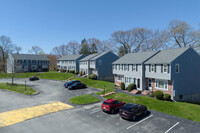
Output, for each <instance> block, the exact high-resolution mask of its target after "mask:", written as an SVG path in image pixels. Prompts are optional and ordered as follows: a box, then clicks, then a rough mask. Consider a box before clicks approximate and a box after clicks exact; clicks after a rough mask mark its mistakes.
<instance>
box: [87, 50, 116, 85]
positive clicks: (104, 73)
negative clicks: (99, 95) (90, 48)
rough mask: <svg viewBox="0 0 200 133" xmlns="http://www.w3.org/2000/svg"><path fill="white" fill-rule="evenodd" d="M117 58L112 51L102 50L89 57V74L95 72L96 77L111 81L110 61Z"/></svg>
mask: <svg viewBox="0 0 200 133" xmlns="http://www.w3.org/2000/svg"><path fill="white" fill-rule="evenodd" d="M117 59H119V57H118V56H117V55H116V54H114V53H112V52H103V53H101V54H98V55H96V56H95V57H93V58H91V59H90V68H89V71H90V72H91V74H96V75H97V79H99V80H105V81H112V82H113V80H114V79H113V73H112V63H113V62H114V61H116V60H117Z"/></svg>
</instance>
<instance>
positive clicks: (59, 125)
mask: <svg viewBox="0 0 200 133" xmlns="http://www.w3.org/2000/svg"><path fill="white" fill-rule="evenodd" d="M24 80H25V79H16V80H15V82H16V83H24ZM26 80H27V79H26ZM10 81H11V79H0V82H10ZM63 83H64V82H61V81H55V80H43V79H41V80H39V81H33V82H29V81H28V82H27V84H28V85H29V86H31V87H33V88H35V89H36V90H37V91H39V92H40V94H38V95H35V96H26V95H23V94H17V93H14V92H9V91H4V90H0V103H1V104H0V112H5V111H9V110H15V109H20V108H24V107H31V106H34V105H41V104H47V103H49V102H52V101H61V102H65V103H68V99H70V98H71V97H74V96H77V95H82V94H90V93H93V92H96V91H99V90H98V89H94V88H87V89H82V90H70V91H69V90H66V89H65V88H64V87H63ZM100 105H101V103H96V104H91V105H84V106H76V107H75V108H72V109H69V110H63V111H60V112H55V113H51V114H47V115H43V116H40V117H36V118H33V119H30V120H26V121H23V122H20V123H17V124H14V125H11V126H7V127H1V128H0V133H35V132H36V133H55V132H57V133H65V132H69V133H79V132H81V133H116V132H124V133H132V132H138V133H152V132H153V133H174V132H176V133H179V132H180V133H188V132H195V133H198V132H200V123H197V122H194V121H190V120H186V119H183V118H180V117H176V116H172V115H168V114H164V113H160V112H156V111H152V110H150V112H149V114H148V115H147V116H141V117H139V118H138V119H137V120H136V121H134V122H133V121H127V120H124V119H121V118H120V117H119V115H118V114H117V113H116V114H113V115H111V114H107V113H104V112H102V111H101V109H100Z"/></svg>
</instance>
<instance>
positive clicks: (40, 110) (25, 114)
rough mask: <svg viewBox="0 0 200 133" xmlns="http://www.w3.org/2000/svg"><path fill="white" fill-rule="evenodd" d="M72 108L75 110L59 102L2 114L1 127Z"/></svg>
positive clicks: (0, 114) (0, 115) (0, 118)
mask: <svg viewBox="0 0 200 133" xmlns="http://www.w3.org/2000/svg"><path fill="white" fill-rule="evenodd" d="M70 108H73V106H71V105H68V104H65V103H62V102H59V101H57V102H52V103H49V104H44V105H38V106H33V107H28V108H23V109H18V110H12V111H8V112H3V113H0V127H5V126H9V125H13V124H16V123H19V122H22V121H25V120H28V119H31V118H34V117H38V116H42V115H46V114H49V113H53V112H58V111H61V110H65V109H70Z"/></svg>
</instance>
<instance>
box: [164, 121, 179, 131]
mask: <svg viewBox="0 0 200 133" xmlns="http://www.w3.org/2000/svg"><path fill="white" fill-rule="evenodd" d="M178 124H179V122H177V123H176V124H174V125H173V126H172V127H170V128H169V129H168V130H167V131H166V132H165V133H168V132H169V131H170V130H172V129H173V128H174V127H175V126H177V125H178Z"/></svg>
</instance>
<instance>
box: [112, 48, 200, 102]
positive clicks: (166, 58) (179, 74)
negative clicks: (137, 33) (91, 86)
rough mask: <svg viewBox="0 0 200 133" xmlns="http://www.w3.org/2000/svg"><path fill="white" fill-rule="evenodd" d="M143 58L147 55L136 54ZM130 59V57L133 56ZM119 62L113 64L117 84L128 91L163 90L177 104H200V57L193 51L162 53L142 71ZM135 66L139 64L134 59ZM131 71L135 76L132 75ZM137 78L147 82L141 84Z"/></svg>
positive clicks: (170, 50) (145, 65)
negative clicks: (130, 85)
mask: <svg viewBox="0 0 200 133" xmlns="http://www.w3.org/2000/svg"><path fill="white" fill-rule="evenodd" d="M137 54H138V55H137ZM140 54H143V55H145V52H143V53H136V54H135V56H137V58H141V56H142V55H140ZM126 56H129V57H130V55H129V54H127V55H125V56H124V57H126ZM124 57H122V58H120V59H119V60H122V59H123V58H124ZM118 62H119V61H118V60H117V61H116V62H114V63H113V67H114V69H113V73H114V74H115V83H116V84H118V85H119V84H120V83H121V82H124V83H125V84H126V87H127V86H128V84H130V83H135V84H136V86H137V89H138V90H150V91H156V90H160V91H163V92H164V93H168V94H170V95H171V96H172V99H173V100H179V101H187V102H198V103H200V87H199V80H200V78H199V75H200V69H199V66H200V56H199V54H198V53H197V52H196V51H195V50H194V49H193V48H192V47H186V48H176V49H168V50H162V51H158V52H156V53H155V54H153V55H152V56H149V58H147V60H145V61H144V62H143V65H142V64H139V66H138V67H135V66H134V64H133V65H131V64H130V63H128V64H125V62H123V63H121V64H120V63H118ZM131 62H135V61H134V58H133V57H132V61H131ZM120 65H121V66H120ZM140 65H142V66H140ZM131 67H132V68H133V69H131ZM117 68H118V69H117ZM120 68H121V69H120ZM127 68H128V69H127ZM130 69H131V70H133V72H132V71H131V72H129V71H130ZM128 70H129V71H128ZM134 70H135V72H134ZM127 71H128V73H127ZM139 75H140V77H139ZM137 77H138V79H143V81H141V80H140V83H139V82H138V79H137ZM138 83H139V86H138Z"/></svg>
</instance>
